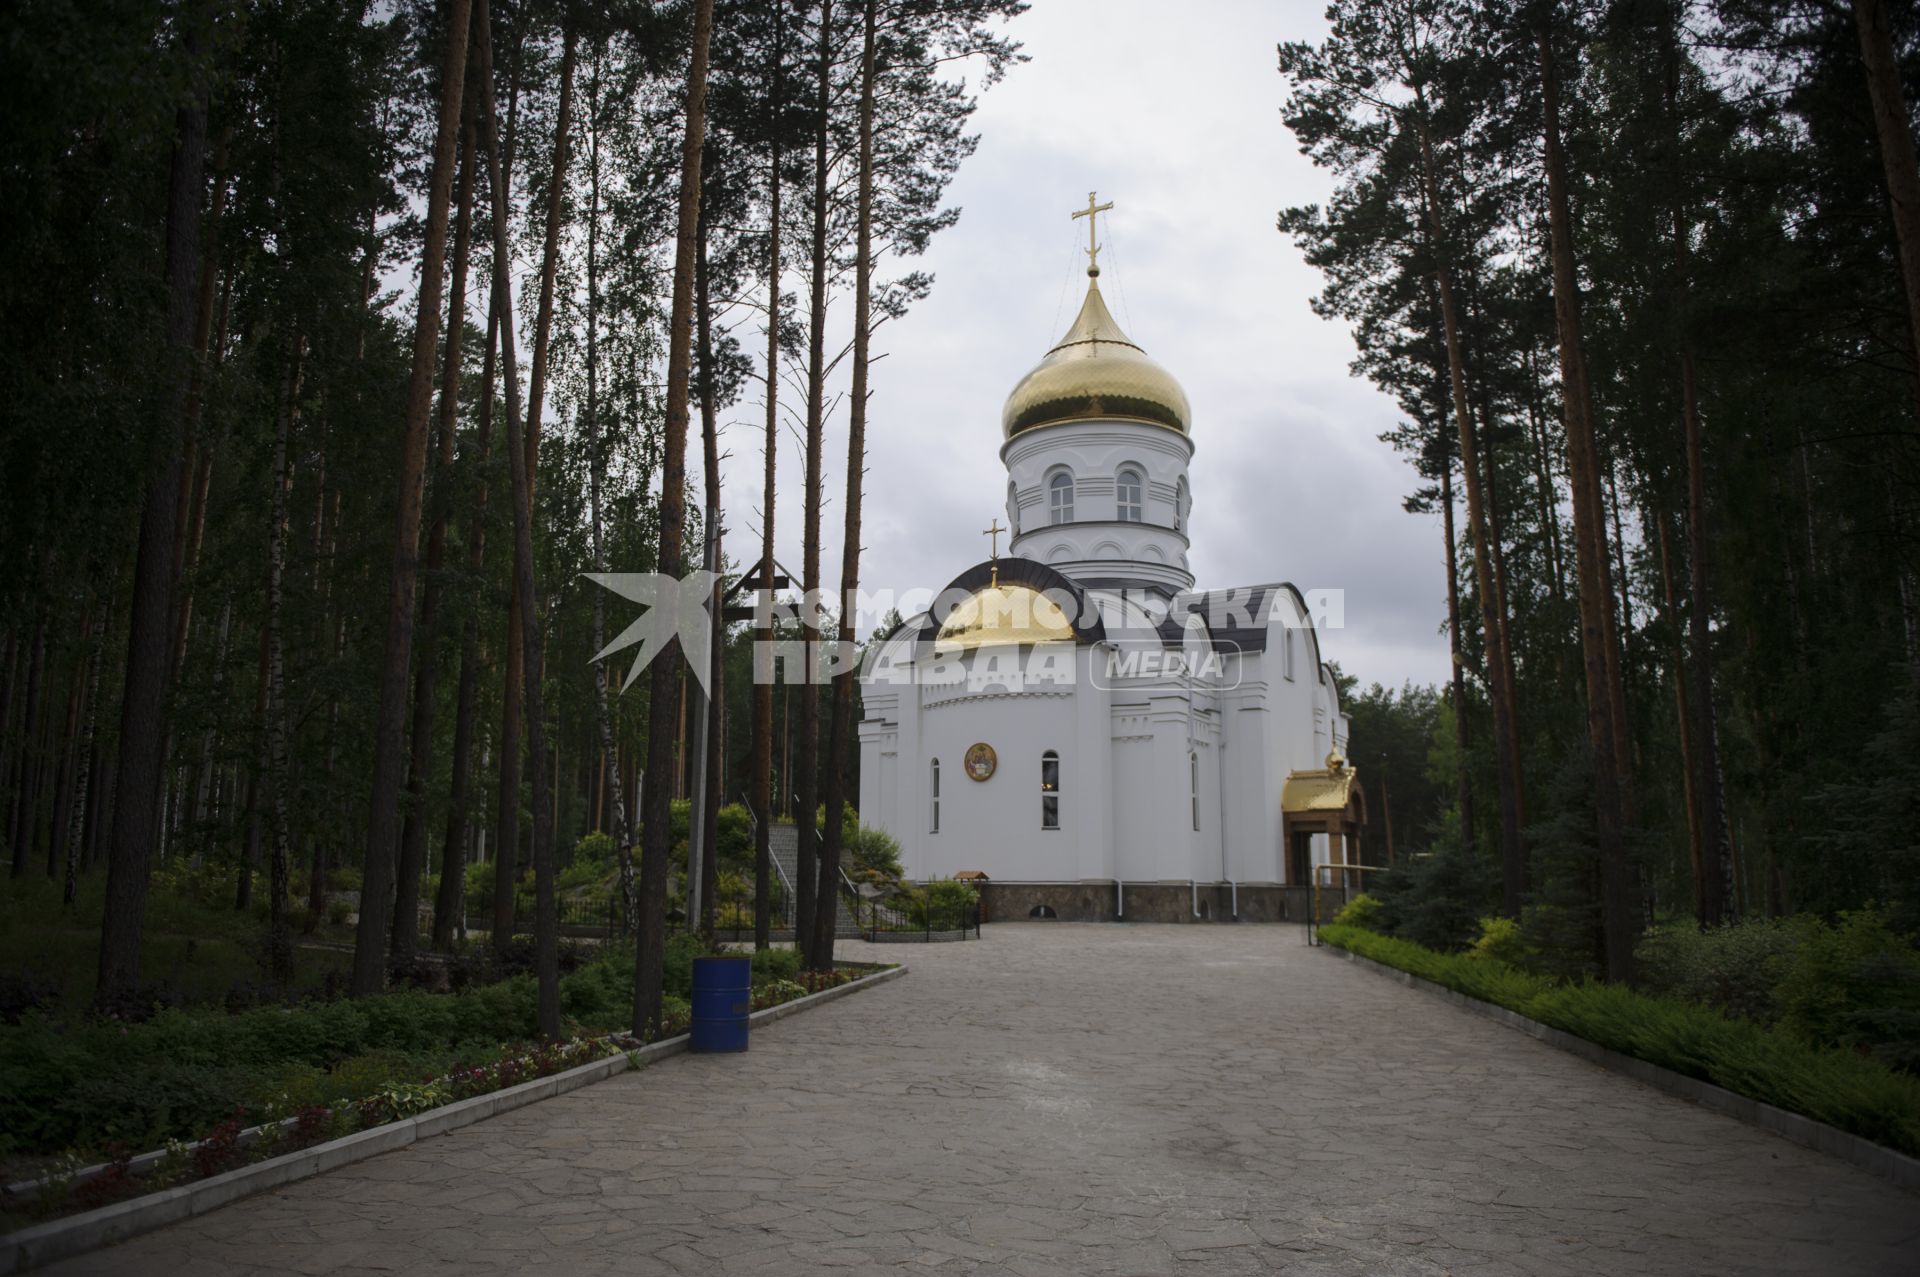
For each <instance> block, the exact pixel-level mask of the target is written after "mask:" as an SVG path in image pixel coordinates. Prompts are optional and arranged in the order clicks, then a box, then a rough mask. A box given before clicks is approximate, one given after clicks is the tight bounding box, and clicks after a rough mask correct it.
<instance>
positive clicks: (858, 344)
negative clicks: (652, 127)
mask: <svg viewBox="0 0 1920 1277" xmlns="http://www.w3.org/2000/svg"><path fill="white" fill-rule="evenodd" d="M878 7H879V5H878V0H865V5H864V9H865V13H864V25H863V31H862V36H861V48H860V125H859V129H860V175H859V194H858V196H857V200H858V204H857V207H856V210H855V213H854V257H853V263H854V264H853V402H852V404H851V406H850V409H849V412H848V418H847V510H846V525H845V529H844V532H843V534H842V540H841V547H840V634H839V642H840V647H841V650H842V656H843V659H844V660H845V665H844V667H843V668H836V670H835V673H834V679H833V716H832V719H831V721H830V725H829V728H828V744H827V777H826V781H827V783H826V804H827V836H826V840H825V842H824V843H823V845H822V846H821V849H820V887H819V891H818V894H817V896H816V897H815V901H814V930H813V944H812V946H811V949H810V950H809V957H810V958H811V962H812V966H813V967H814V968H815V969H816V970H820V971H830V970H832V969H833V938H834V932H835V930H836V929H837V928H836V926H835V924H836V922H837V921H838V914H839V903H840V850H841V845H842V843H843V842H844V840H845V836H846V831H845V829H844V828H843V825H844V823H845V814H846V787H847V785H846V782H847V773H848V771H849V770H850V761H851V758H852V754H853V750H854V744H853V735H854V731H855V727H854V721H853V684H854V677H855V673H856V671H855V670H854V669H853V667H852V662H851V659H850V657H851V653H852V652H853V650H854V648H853V640H854V628H853V622H854V617H853V611H852V606H851V604H852V600H853V599H855V598H856V597H858V595H859V590H860V503H861V496H862V488H863V483H864V480H865V477H866V468H867V396H868V390H867V374H868V372H869V370H870V369H871V366H872V359H871V350H872V343H873V320H872V314H871V311H872V307H873V96H874V79H875V76H876V70H875V64H874V38H875V32H874V28H875V25H876V23H877V20H878V15H877V9H878Z"/></svg>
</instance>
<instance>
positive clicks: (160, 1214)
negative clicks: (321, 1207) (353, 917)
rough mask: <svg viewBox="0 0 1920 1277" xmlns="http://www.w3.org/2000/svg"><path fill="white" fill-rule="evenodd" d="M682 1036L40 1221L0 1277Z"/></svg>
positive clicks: (5, 1243)
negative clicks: (248, 1163) (176, 1184)
mask: <svg viewBox="0 0 1920 1277" xmlns="http://www.w3.org/2000/svg"><path fill="white" fill-rule="evenodd" d="M906 973H907V968H906V967H904V966H897V967H893V968H891V969H889V970H885V971H877V972H875V973H874V974H872V975H867V976H862V977H860V978H859V979H857V980H854V981H852V982H851V983H848V984H843V985H839V986H837V987H835V988H832V989H824V990H822V991H821V992H819V993H814V994H809V995H808V996H807V997H804V998H796V999H794V1000H793V1001H792V1002H783V1003H781V1004H780V1005H779V1006H775V1007H768V1008H767V1009H766V1010H764V1011H755V1012H753V1014H751V1015H750V1016H748V1017H747V1019H748V1022H749V1023H750V1024H753V1025H756V1026H757V1025H765V1024H772V1023H773V1022H774V1021H776V1020H782V1019H785V1018H786V1017H787V1016H790V1015H795V1014H798V1013H799V1012H801V1011H804V1010H808V1009H810V1008H812V1007H815V1006H818V1005H820V1004H821V1003H823V1002H831V1001H833V1000H834V999H835V998H843V997H846V996H847V995H848V994H851V993H857V992H859V991H860V990H862V989H865V988H868V987H870V986H872V985H876V984H884V983H885V982H886V981H888V980H897V979H899V978H900V977H901V976H903V975H905V974H906ZM688 1038H689V1035H687V1034H685V1033H682V1034H681V1035H680V1036H679V1037H673V1038H668V1039H666V1040H665V1041H663V1042H655V1043H653V1044H651V1045H649V1046H644V1047H641V1048H640V1049H639V1050H637V1051H631V1052H623V1053H621V1054H619V1055H610V1056H608V1057H607V1058H606V1059H604V1060H594V1061H591V1062H589V1063H587V1064H581V1065H576V1066H575V1067H573V1068H571V1069H567V1070H566V1071H565V1072H561V1073H555V1074H553V1075H552V1076H550V1077H542V1078H535V1079H534V1080H533V1081H531V1082H522V1083H520V1084H519V1085H518V1086H510V1087H507V1088H505V1089H504V1090H499V1091H491V1092H488V1093H487V1094H485V1095H476V1096H474V1097H473V1098H471V1099H466V1100H457V1101H455V1102H454V1103H452V1104H444V1105H441V1106H440V1107H439V1108H436V1109H430V1110H429V1111H427V1112H425V1113H421V1114H419V1115H417V1116H415V1117H409V1118H405V1119H403V1120H401V1121H398V1122H389V1123H387V1124H386V1125H385V1126H376V1127H374V1128H373V1129H372V1130H367V1131H356V1132H354V1133H353V1134H352V1135H347V1136H343V1137H341V1138H340V1139H337V1140H329V1141H328V1142H326V1143H325V1144H316V1145H314V1146H313V1147H312V1148H305V1149H301V1150H299V1151H298V1152H294V1153H287V1154H284V1155H282V1156H280V1157H274V1158H269V1159H268V1160H266V1161H264V1162H258V1163H255V1164H254V1165H252V1166H242V1167H239V1168H238V1169H236V1170H231V1171H227V1172H225V1173H224V1174H220V1175H215V1176H212V1177H210V1178H208V1179H203V1180H196V1181H194V1182H193V1183H191V1184H182V1185H180V1186H179V1187H177V1188H166V1189H162V1190H160V1191H159V1192H157V1193H148V1194H146V1195H145V1196H144V1197H135V1198H131V1199H129V1200H127V1201H124V1202H115V1203H113V1204H112V1205H110V1206H102V1207H100V1208H99V1209H98V1210H90V1211H86V1212H84V1213H82V1214H79V1215H69V1216H67V1217H66V1218H65V1219H53V1220H48V1221H47V1222H46V1223H44V1224H35V1225H33V1226H32V1227H30V1228H23V1229H21V1230H19V1231H18V1232H15V1233H9V1234H8V1235H7V1236H5V1237H0V1273H17V1272H25V1271H26V1270H27V1269H29V1268H38V1267H40V1266H41V1265H43V1264H50V1263H53V1262H54V1261H55V1260H59V1259H66V1258H68V1257H69V1256H73V1255H78V1254H82V1253H84V1252H86V1251H90V1250H97V1249H99V1248H100V1247H102V1246H110V1245H112V1244H113V1243H114V1242H119V1241H125V1240H126V1239H127V1238H129V1237H134V1236H137V1235H139V1234H141V1233H146V1232H151V1231H152V1230H154V1229H156V1228H162V1227H165V1226H166V1225H168V1224H173V1223H178V1222H179V1221H180V1220H183V1219H189V1218H191V1217H193V1216H195V1215H203V1214H205V1213H206V1212H208V1211H210V1210H213V1209H214V1208H216V1207H219V1206H224V1205H226V1204H227V1203H228V1202H231V1201H235V1200H237V1199H239V1198H242V1197H247V1196H250V1195H252V1194H254V1193H259V1192H264V1191H266V1190H267V1189H270V1188H279V1187H280V1186H282V1185H284V1184H291V1183H293V1182H294V1181H295V1180H302V1179H306V1178H308V1177H309V1176H313V1175H319V1174H321V1173H323V1172H325V1171H331V1170H336V1169H338V1168H339V1167H342V1166H350V1165H352V1164H353V1163H354V1162H362V1161H365V1160H366V1159H367V1158H369V1157H377V1156H379V1155H380V1154H382V1153H390V1152H392V1151H393V1150H395V1149H398V1148H405V1147H406V1146H407V1145H409V1144H412V1143H414V1142H415V1141H416V1140H423V1139H427V1138H428V1137H430V1136H434V1135H444V1134H446V1133H447V1132H449V1131H453V1130H458V1129H459V1128H460V1127H463V1126H470V1125H472V1124H473V1123H475V1122H480V1121H485V1120H486V1119H487V1118H490V1117H495V1116H497V1115H499V1114H501V1113H507V1112H511V1111H512V1110H514V1109H517V1108H524V1107H525V1106H526V1105H529V1104H535V1103H538V1102H539V1101H541V1100H545V1099H551V1098H552V1097H554V1096H556V1095H565V1094H566V1093H567V1092H569V1091H576V1090H579V1089H580V1088H581V1087H583V1086H591V1085H593V1084H594V1083H595V1082H601V1081H605V1080H606V1079H607V1078H610V1077H613V1076H614V1075H616V1074H619V1073H624V1072H626V1071H627V1070H628V1069H629V1068H646V1067H647V1066H648V1065H650V1064H654V1063H656V1062H657V1061H660V1060H664V1059H666V1058H667V1057H669V1056H674V1055H680V1054H683V1053H684V1052H685V1051H686V1049H687V1042H688Z"/></svg>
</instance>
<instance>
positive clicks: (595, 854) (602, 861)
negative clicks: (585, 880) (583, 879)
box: [568, 829, 619, 869]
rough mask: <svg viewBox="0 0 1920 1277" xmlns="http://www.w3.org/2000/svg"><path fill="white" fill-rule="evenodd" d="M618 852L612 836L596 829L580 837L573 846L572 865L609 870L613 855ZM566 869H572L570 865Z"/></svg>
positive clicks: (611, 865)
mask: <svg viewBox="0 0 1920 1277" xmlns="http://www.w3.org/2000/svg"><path fill="white" fill-rule="evenodd" d="M618 851H619V848H618V847H617V846H615V844H614V841H613V835H612V834H608V833H602V832H601V831H600V830H598V829H596V830H594V831H593V832H592V833H590V834H584V835H582V836H581V839H580V841H579V842H577V843H575V844H574V845H573V864H574V865H582V864H585V865H597V866H598V867H599V868H601V869H610V868H612V867H613V862H614V857H615V853H616V852H618ZM568 867H569V868H572V865H570V866H568Z"/></svg>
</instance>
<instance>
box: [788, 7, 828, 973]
mask: <svg viewBox="0 0 1920 1277" xmlns="http://www.w3.org/2000/svg"><path fill="white" fill-rule="evenodd" d="M818 77H819V82H818V85H817V96H816V102H815V105H814V110H815V112H816V116H815V120H814V135H813V263H812V266H813V279H812V281H811V284H812V306H811V308H810V310H809V312H808V315H809V320H808V329H809V331H808V333H807V440H806V452H807V474H806V491H805V493H804V494H803V495H804V497H805V500H804V502H803V504H802V516H801V517H802V519H803V520H804V526H803V528H802V530H801V560H802V561H801V565H800V575H801V585H800V589H801V595H802V597H801V604H800V606H801V619H802V621H803V623H804V628H805V631H806V643H807V660H806V661H805V663H804V666H805V672H806V677H805V679H804V681H803V682H802V683H801V684H800V742H799V747H798V749H797V750H796V753H797V755H798V757H797V758H796V759H795V761H794V766H795V768H796V769H797V770H798V772H799V777H798V783H797V784H795V785H794V786H793V790H794V793H795V795H796V796H797V797H798V799H799V802H798V805H797V807H796V809H795V811H794V821H795V824H796V826H797V828H796V830H795V835H796V838H797V841H798V842H799V845H800V856H799V868H800V874H799V877H800V881H799V882H798V883H796V884H795V886H796V888H797V890H798V894H799V900H798V901H797V902H796V903H797V905H798V907H797V909H796V910H795V915H794V916H795V930H794V947H795V948H796V949H798V950H799V951H800V957H801V961H802V962H803V963H806V964H807V965H811V962H810V955H809V954H808V953H807V949H808V947H809V945H810V944H811V943H812V937H813V934H814V926H813V913H814V907H815V902H816V901H817V899H818V896H819V879H818V876H817V875H818V872H819V870H818V860H819V855H818V851H817V847H816V839H817V838H818V836H819V834H818V827H817V826H816V825H815V823H814V820H815V809H816V808H817V807H818V805H819V792H820V791H819V780H820V760H819V753H820V688H819V686H818V685H817V684H816V683H815V682H814V670H815V668H816V663H817V660H818V652H819V647H820V621H821V599H820V488H821V483H822V479H821V474H820V446H821V436H822V433H823V431H824V428H825V418H826V394H827V372H826V358H827V356H826V341H827V222H828V217H827V213H828V208H827V139H828V133H829V131H830V126H831V123H832V116H833V0H821V4H820V55H819V71H818Z"/></svg>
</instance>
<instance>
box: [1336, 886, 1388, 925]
mask: <svg viewBox="0 0 1920 1277" xmlns="http://www.w3.org/2000/svg"><path fill="white" fill-rule="evenodd" d="M1333 925H1335V926H1340V927H1359V928H1361V929H1362V930H1364V931H1378V930H1380V898H1379V897H1378V896H1373V895H1369V894H1367V893H1366V892H1364V891H1363V892H1361V893H1360V894H1359V895H1357V896H1355V897H1354V898H1353V899H1351V900H1349V901H1347V903H1346V904H1345V905H1343V906H1342V907H1341V909H1340V912H1339V913H1336V914H1334V915H1333Z"/></svg>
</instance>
